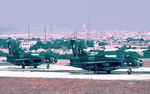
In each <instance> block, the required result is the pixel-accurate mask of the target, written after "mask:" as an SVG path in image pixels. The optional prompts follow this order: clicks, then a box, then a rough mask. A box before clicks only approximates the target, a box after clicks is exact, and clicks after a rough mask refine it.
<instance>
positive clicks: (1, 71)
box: [0, 61, 150, 80]
mask: <svg viewBox="0 0 150 94" xmlns="http://www.w3.org/2000/svg"><path fill="white" fill-rule="evenodd" d="M59 62H63V63H64V62H67V63H68V61H59ZM127 70H128V69H118V70H115V71H112V74H106V73H105V72H100V73H99V74H94V73H93V71H86V70H82V69H81V68H75V67H72V66H68V65H67V64H66V65H64V64H62V63H61V64H55V65H50V69H46V65H40V66H38V67H37V68H33V67H32V66H26V68H25V69H22V68H21V66H16V65H13V64H10V63H7V62H0V77H28V78H29V77H35V78H73V79H97V80H150V67H145V66H144V67H141V68H137V69H132V71H133V73H132V74H131V75H128V73H127Z"/></svg>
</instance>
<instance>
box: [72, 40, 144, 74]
mask: <svg viewBox="0 0 150 94" xmlns="http://www.w3.org/2000/svg"><path fill="white" fill-rule="evenodd" d="M71 46H72V51H73V57H71V58H70V65H71V66H74V67H78V68H82V69H85V70H88V71H94V74H96V73H98V72H99V71H106V72H107V73H108V74H110V73H111V71H113V70H116V69H124V68H127V69H128V71H127V72H128V74H131V73H132V68H139V67H141V66H142V65H143V63H142V60H139V59H137V58H134V57H131V56H121V57H118V56H117V57H108V56H106V55H103V56H88V55H87V54H86V53H85V52H84V50H83V49H82V48H81V47H79V45H78V44H77V42H76V41H75V40H71Z"/></svg>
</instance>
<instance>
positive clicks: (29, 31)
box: [28, 24, 30, 40]
mask: <svg viewBox="0 0 150 94" xmlns="http://www.w3.org/2000/svg"><path fill="white" fill-rule="evenodd" d="M28 40H30V26H29V24H28Z"/></svg>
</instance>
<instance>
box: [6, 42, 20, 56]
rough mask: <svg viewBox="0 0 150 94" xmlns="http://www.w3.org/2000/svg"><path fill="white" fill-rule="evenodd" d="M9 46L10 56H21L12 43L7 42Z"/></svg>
mask: <svg viewBox="0 0 150 94" xmlns="http://www.w3.org/2000/svg"><path fill="white" fill-rule="evenodd" d="M7 45H8V51H9V54H10V55H16V54H19V52H18V51H17V49H16V48H15V47H14V46H12V44H11V41H7Z"/></svg>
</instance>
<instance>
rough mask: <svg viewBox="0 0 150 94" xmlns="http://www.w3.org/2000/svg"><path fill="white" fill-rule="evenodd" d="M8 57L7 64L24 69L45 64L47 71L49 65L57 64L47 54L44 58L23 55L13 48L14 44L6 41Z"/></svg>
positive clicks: (27, 54) (29, 54) (55, 60)
mask: <svg viewBox="0 0 150 94" xmlns="http://www.w3.org/2000/svg"><path fill="white" fill-rule="evenodd" d="M7 44H8V50H9V55H8V56H7V62H9V63H12V64H15V65H18V66H22V68H23V69H24V68H25V66H34V68H37V66H38V65H41V64H47V66H46V67H47V69H49V67H50V64H54V63H56V62H57V59H55V58H53V57H51V56H50V55H49V54H46V55H45V56H39V55H35V54H31V53H25V52H21V51H19V49H17V47H16V46H15V43H11V41H7Z"/></svg>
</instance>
